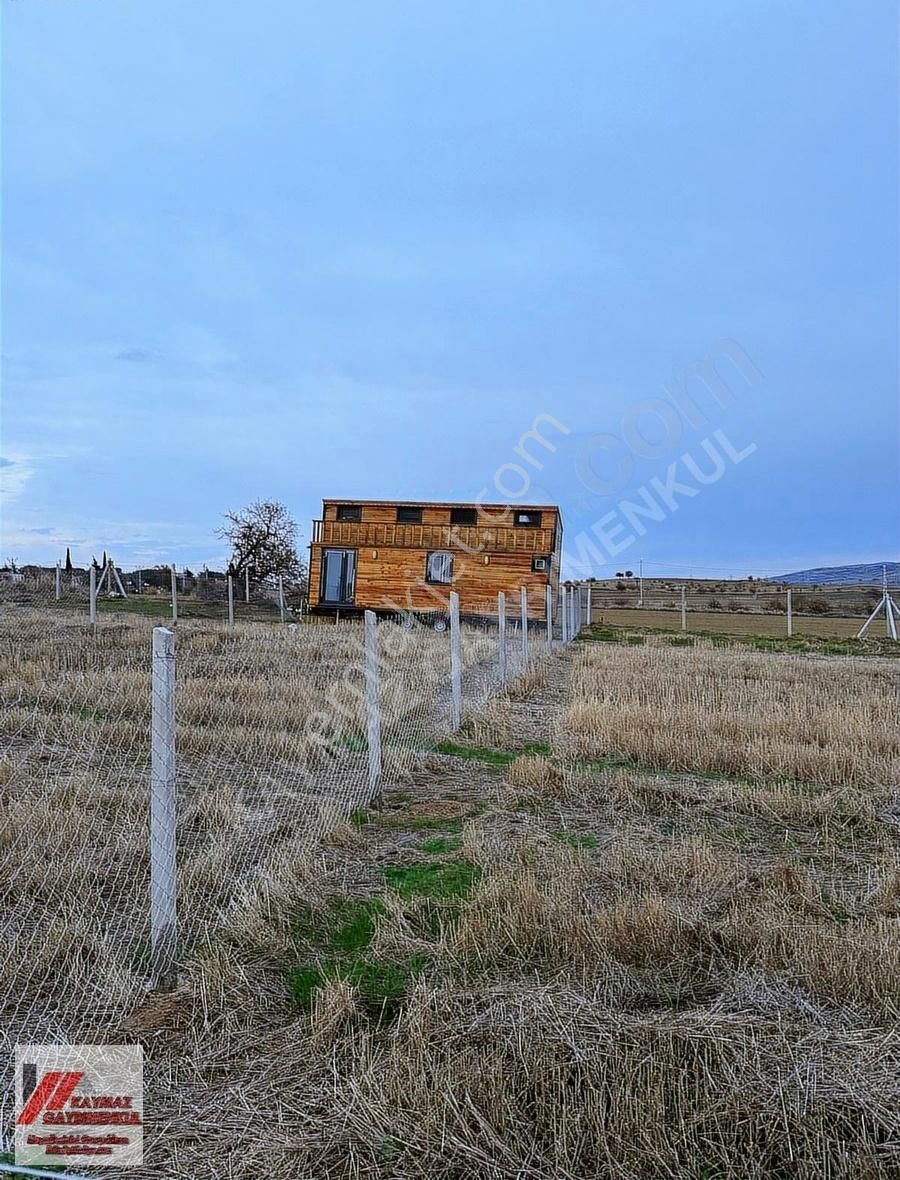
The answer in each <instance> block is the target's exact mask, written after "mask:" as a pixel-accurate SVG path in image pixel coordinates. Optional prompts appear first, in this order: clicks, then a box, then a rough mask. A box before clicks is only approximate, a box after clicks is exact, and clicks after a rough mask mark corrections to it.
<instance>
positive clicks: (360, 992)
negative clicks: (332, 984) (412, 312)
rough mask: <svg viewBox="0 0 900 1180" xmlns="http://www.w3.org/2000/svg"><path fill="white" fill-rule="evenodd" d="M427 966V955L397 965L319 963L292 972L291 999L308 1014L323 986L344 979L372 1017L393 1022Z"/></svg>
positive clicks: (363, 960)
mask: <svg viewBox="0 0 900 1180" xmlns="http://www.w3.org/2000/svg"><path fill="white" fill-rule="evenodd" d="M426 966H427V959H426V958H425V956H424V955H411V956H409V957H408V958H406V959H401V960H398V961H396V962H395V961H392V960H388V959H376V958H372V957H369V956H367V955H358V956H356V957H354V958H351V959H348V960H346V961H338V960H332V961H326V962H322V963H316V964H312V965H309V966H305V967H298V968H297V969H296V970H294V971H292V972H291V975H290V981H289V982H290V990H291V996H292V997H293V999H294V1001H295V1003H297V1004H298V1005H299V1006H300V1007H301V1008H304V1009H306V1010H307V1011H308V1010H309V1009H310V1008H311V1007H312V1004H313V1000H314V998H315V994H316V992H317V990H318V989H319V988H320V987H321V986H322V985H323V984H324V983H326V982H327V981H328V980H330V979H343V980H345V981H346V982H347V983H349V984H350V985H351V987H353V988H354V989H355V991H356V994H357V999H358V1002H359V1003H360V1004H361V1006H362V1007H363V1008H364V1009H366V1010H367V1011H368V1012H369V1013H370V1014H371V1015H374V1016H377V1017H378V1018H387V1019H388V1020H392V1019H394V1018H395V1017H396V1016H397V1015H399V1013H400V1010H401V1008H402V1007H403V1001H404V999H405V998H406V993H407V992H408V990H409V988H410V986H411V984H412V983H413V982H414V981H415V980H416V979H417V978H418V977H419V975H421V974H422V972H423V971H424V970H425V967H426Z"/></svg>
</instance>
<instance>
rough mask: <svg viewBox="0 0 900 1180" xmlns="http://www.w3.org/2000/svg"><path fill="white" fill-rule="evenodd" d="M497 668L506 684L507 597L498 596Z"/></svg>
mask: <svg viewBox="0 0 900 1180" xmlns="http://www.w3.org/2000/svg"><path fill="white" fill-rule="evenodd" d="M497 667H498V673H499V676H500V683H501V684H505V683H506V595H505V594H504V593H503V591H502V590H501V591H500V593H499V594H498V595H497Z"/></svg>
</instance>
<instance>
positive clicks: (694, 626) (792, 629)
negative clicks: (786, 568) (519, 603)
mask: <svg viewBox="0 0 900 1180" xmlns="http://www.w3.org/2000/svg"><path fill="white" fill-rule="evenodd" d="M580 592H581V593H582V594H583V595H584V596H585V602H586V607H585V609H586V612H587V611H589V615H590V620H591V622H592V623H593V624H594V625H603V624H608V625H612V626H646V627H654V628H660V629H664V630H677V629H679V628H683V629H685V630H711V631H725V632H727V631H734V632H746V633H754V634H760V635H808V636H829V635H833V636H837V637H841V638H852V637H854V636H855V635H857V634H858V632H859V631H860V629H861V627H862V625H863V624H864V623H865V621H866V619H867V618H868V617H869V616H870V615H871V613H872V612H873V611H874V610H875V609H876V608H877V606H878V604H879V603H880V601H881V600H882V595H883V592H884V591H883V587H881V586H789V585H785V584H779V583H765V582H746V583H712V582H702V583H697V582H685V583H678V582H668V581H662V580H659V579H654V580H652V581H651V580H649V579H644V580H643V582H640V581H639V580H638V579H636V578H635V579H631V580H629V581H628V582H624V581H621V580H620V581H618V582H594V583H582V584H580ZM588 599H589V606H588V605H587V600H588ZM883 622H884V625H883V626H880V625H879V627H878V628H877V630H879V631H880V632H882V633H884V634H890V629H889V626H888V621H887V618H885V619H884V620H883Z"/></svg>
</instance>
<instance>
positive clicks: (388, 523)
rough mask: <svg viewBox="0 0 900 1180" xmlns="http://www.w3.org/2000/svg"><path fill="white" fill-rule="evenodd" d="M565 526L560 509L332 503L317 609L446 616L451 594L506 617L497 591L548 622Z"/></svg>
mask: <svg viewBox="0 0 900 1180" xmlns="http://www.w3.org/2000/svg"><path fill="white" fill-rule="evenodd" d="M561 550H562V519H561V517H560V514H559V509H558V508H556V507H555V506H553V505H546V504H538V505H525V504H518V505H515V506H508V505H498V504H493V505H491V504H481V505H479V504H436V503H426V502H415V503H414V502H407V501H396V500H393V501H388V500H323V502H322V518H321V520H315V521H313V529H312V544H311V545H310V560H309V603H310V609H311V610H313V611H315V612H317V613H320V614H335V613H337V612H340V613H342V614H343V613H344V612H347V613H353V612H358V611H363V610H375V611H382V612H387V613H394V612H397V611H410V612H412V613H414V614H417V615H435V616H436V617H442V616H443V615H445V614H446V611H447V609H448V605H449V597H450V591H451V590H455V591H456V592H457V593H458V594H459V601H460V612H461V613H462V614H469V615H491V614H495V613H496V609H497V594H498V593H499V592H500V591H501V590H502V591H504V592H505V594H506V597H507V609H508V610H509V611H510V612H511V613H512V612H513V611H518V610H519V594H520V588H521V587H522V586H525V587H526V590H527V593H528V614H529V617H530V618H533V619H544V618H545V612H546V588H547V586H548V585H549V586H551V587H552V588H553V601H554V610H555V609H556V608H555V603H556V597H557V593H558V590H559V563H560V554H561Z"/></svg>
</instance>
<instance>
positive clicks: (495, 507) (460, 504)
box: [322, 496, 562, 517]
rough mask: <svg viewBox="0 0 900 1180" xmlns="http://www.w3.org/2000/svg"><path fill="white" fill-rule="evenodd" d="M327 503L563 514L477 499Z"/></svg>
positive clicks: (552, 508)
mask: <svg viewBox="0 0 900 1180" xmlns="http://www.w3.org/2000/svg"><path fill="white" fill-rule="evenodd" d="M326 504H359V505H360V506H361V507H362V506H363V505H365V504H369V505H378V506H379V507H389V508H475V509H476V510H479V511H481V512H491V513H493V512H496V513H497V514H500V513H503V512H555V513H556V515H557V516H560V517H561V516H562V513H561V512H560V510H559V506H558V505H557V504H518V503H517V504H486V503H485V502H484V501H481V502H478V501H475V500H360V499H354V498H353V497H352V496H349V497H339V496H327V497H325V498H324V499H323V500H322V506H323V507H324V506H325V505H326Z"/></svg>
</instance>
